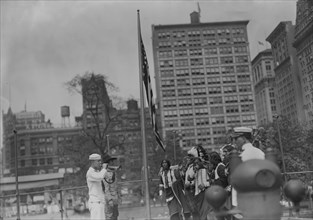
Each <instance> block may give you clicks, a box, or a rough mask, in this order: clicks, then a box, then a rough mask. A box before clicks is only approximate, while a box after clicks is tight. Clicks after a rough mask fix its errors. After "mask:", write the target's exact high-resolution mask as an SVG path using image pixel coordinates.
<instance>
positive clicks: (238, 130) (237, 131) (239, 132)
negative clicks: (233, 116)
mask: <svg viewBox="0 0 313 220" xmlns="http://www.w3.org/2000/svg"><path fill="white" fill-rule="evenodd" d="M247 134H249V135H252V128H248V127H235V128H234V132H233V133H232V134H231V137H232V138H236V137H240V136H244V135H247Z"/></svg>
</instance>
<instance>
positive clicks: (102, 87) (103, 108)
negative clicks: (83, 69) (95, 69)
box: [81, 74, 111, 129]
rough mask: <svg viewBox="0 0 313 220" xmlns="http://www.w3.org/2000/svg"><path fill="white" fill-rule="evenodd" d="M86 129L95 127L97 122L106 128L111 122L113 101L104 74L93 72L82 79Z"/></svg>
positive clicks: (84, 124) (83, 118) (84, 125)
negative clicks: (110, 112) (110, 114)
mask: <svg viewBox="0 0 313 220" xmlns="http://www.w3.org/2000/svg"><path fill="white" fill-rule="evenodd" d="M81 85H82V98H83V115H82V123H83V128H84V129H91V128H95V127H96V126H97V124H99V125H100V126H101V128H104V127H105V126H106V125H107V124H108V122H109V117H110V116H109V111H110V108H111V102H110V99H109V96H108V92H107V89H106V84H105V80H104V78H103V76H100V75H94V74H92V75H91V76H90V77H89V78H84V79H82V82H81Z"/></svg>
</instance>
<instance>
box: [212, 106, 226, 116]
mask: <svg viewBox="0 0 313 220" xmlns="http://www.w3.org/2000/svg"><path fill="white" fill-rule="evenodd" d="M210 110H211V115H218V114H223V113H224V108H223V106H215V107H211V108H210Z"/></svg>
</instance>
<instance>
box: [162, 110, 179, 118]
mask: <svg viewBox="0 0 313 220" xmlns="http://www.w3.org/2000/svg"><path fill="white" fill-rule="evenodd" d="M164 117H165V118H168V117H177V111H176V110H167V111H164Z"/></svg>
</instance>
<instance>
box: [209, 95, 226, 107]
mask: <svg viewBox="0 0 313 220" xmlns="http://www.w3.org/2000/svg"><path fill="white" fill-rule="evenodd" d="M222 103H223V99H222V97H220V96H218V97H210V104H212V105H214V104H222Z"/></svg>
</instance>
